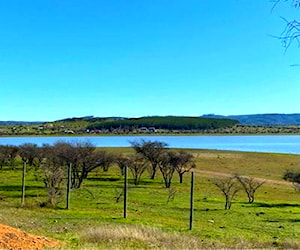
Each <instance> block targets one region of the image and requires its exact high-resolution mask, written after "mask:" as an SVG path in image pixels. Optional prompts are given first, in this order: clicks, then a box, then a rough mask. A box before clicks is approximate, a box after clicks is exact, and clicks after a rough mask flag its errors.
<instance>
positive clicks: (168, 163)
mask: <svg viewBox="0 0 300 250" xmlns="http://www.w3.org/2000/svg"><path fill="white" fill-rule="evenodd" d="M161 159H162V160H161V163H160V165H159V169H160V172H161V174H162V176H163V179H164V183H165V187H166V188H170V187H171V183H172V179H173V175H174V171H175V165H176V164H177V156H176V153H174V152H171V151H168V152H165V153H164V154H163V155H162V156H161Z"/></svg>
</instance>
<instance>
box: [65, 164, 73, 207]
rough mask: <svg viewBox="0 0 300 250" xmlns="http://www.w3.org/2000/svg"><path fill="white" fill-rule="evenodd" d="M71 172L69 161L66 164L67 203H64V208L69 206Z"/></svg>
mask: <svg viewBox="0 0 300 250" xmlns="http://www.w3.org/2000/svg"><path fill="white" fill-rule="evenodd" d="M71 174H72V163H70V164H69V165H68V183H67V205H66V209H69V207H70V191H71Z"/></svg>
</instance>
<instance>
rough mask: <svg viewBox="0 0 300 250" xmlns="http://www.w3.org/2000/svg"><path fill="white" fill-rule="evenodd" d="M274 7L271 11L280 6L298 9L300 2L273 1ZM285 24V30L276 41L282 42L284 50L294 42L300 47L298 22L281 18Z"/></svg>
mask: <svg viewBox="0 0 300 250" xmlns="http://www.w3.org/2000/svg"><path fill="white" fill-rule="evenodd" d="M273 2H274V5H273V8H272V10H274V9H275V8H278V5H280V4H283V3H285V4H290V5H291V7H292V8H295V9H299V7H300V1H299V0H273ZM281 19H282V20H283V21H284V22H285V28H284V30H283V31H282V33H281V34H280V35H279V36H277V38H278V39H280V41H281V42H282V45H283V47H284V48H285V49H287V48H289V47H290V46H291V44H293V43H294V42H296V43H297V44H298V46H300V39H299V38H300V22H299V21H298V20H297V19H293V18H292V19H287V18H286V17H281Z"/></svg>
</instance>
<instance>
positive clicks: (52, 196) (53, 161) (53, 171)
mask: <svg viewBox="0 0 300 250" xmlns="http://www.w3.org/2000/svg"><path fill="white" fill-rule="evenodd" d="M47 149H48V150H47V151H45V152H46V153H45V160H44V161H43V163H42V165H41V170H42V171H41V172H42V178H43V181H44V184H45V188H46V190H47V193H48V200H47V202H46V204H47V205H50V206H52V207H55V206H56V205H57V203H58V202H59V201H60V198H61V195H62V185H63V182H64V178H65V177H66V168H65V166H63V165H62V164H61V161H60V159H59V158H58V157H57V156H56V152H55V150H53V149H54V148H51V149H52V150H50V148H47Z"/></svg>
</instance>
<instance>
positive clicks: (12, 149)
mask: <svg viewBox="0 0 300 250" xmlns="http://www.w3.org/2000/svg"><path fill="white" fill-rule="evenodd" d="M4 147H5V155H6V158H7V164H9V165H10V167H11V168H12V169H14V168H15V164H16V158H17V156H18V151H19V148H18V147H17V146H13V145H6V146H4Z"/></svg>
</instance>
